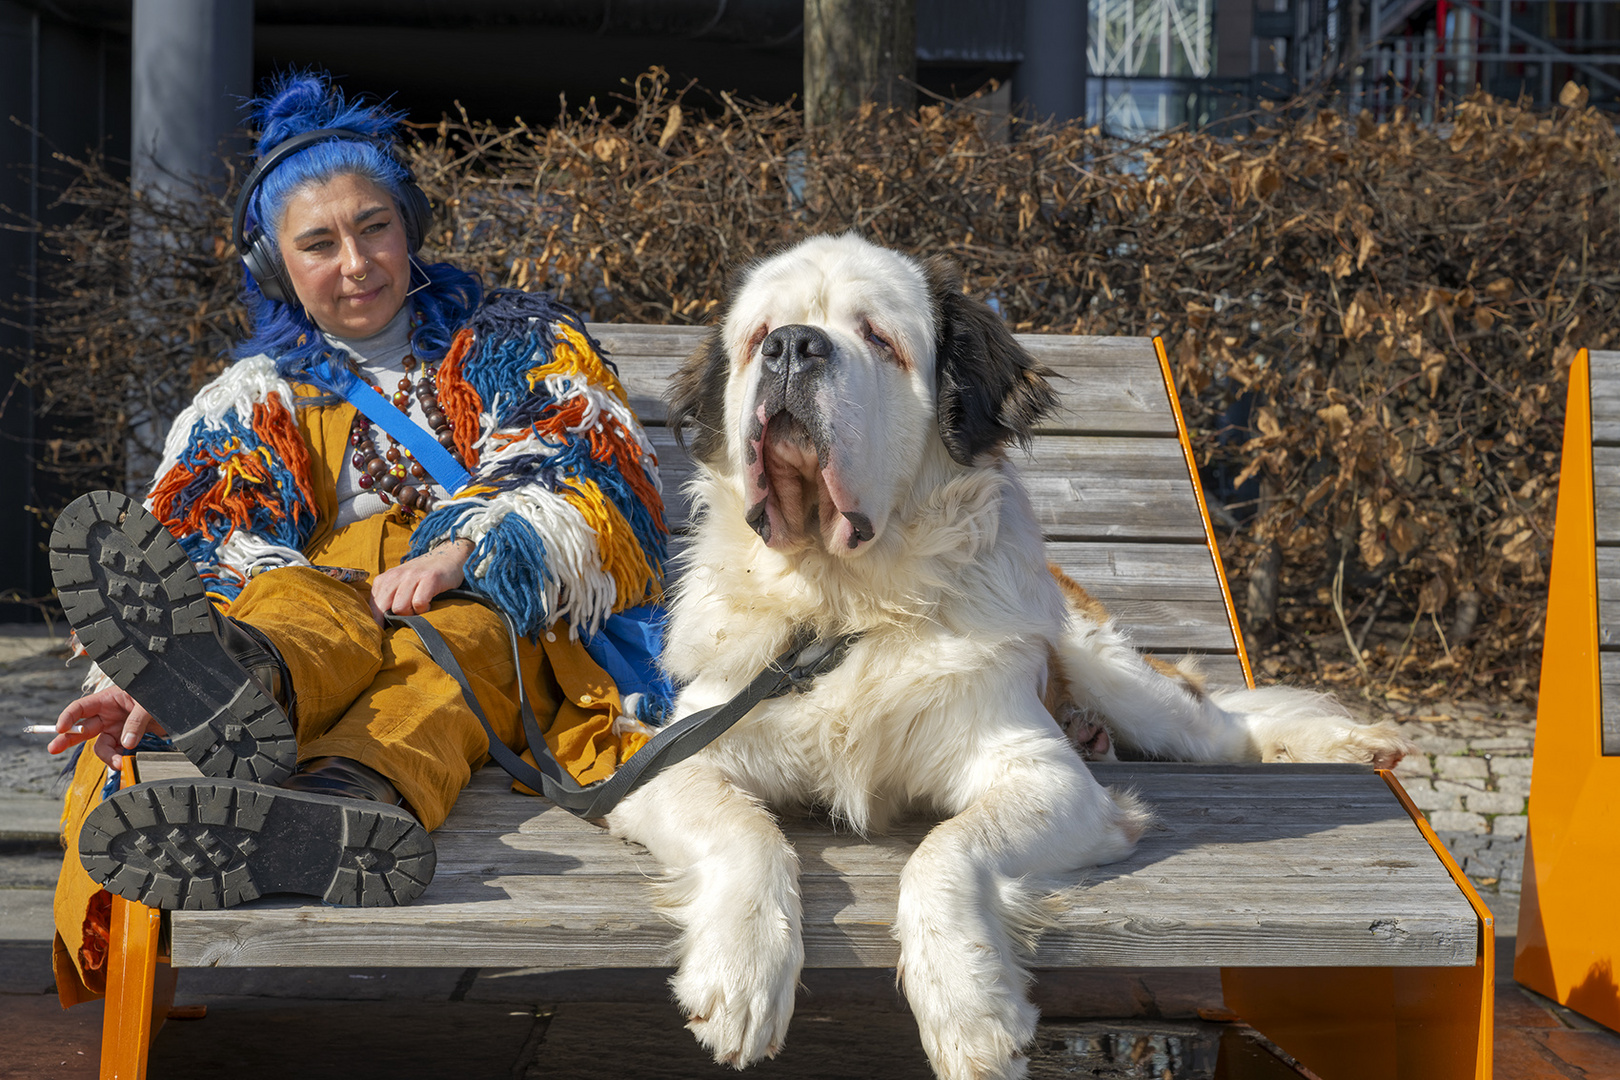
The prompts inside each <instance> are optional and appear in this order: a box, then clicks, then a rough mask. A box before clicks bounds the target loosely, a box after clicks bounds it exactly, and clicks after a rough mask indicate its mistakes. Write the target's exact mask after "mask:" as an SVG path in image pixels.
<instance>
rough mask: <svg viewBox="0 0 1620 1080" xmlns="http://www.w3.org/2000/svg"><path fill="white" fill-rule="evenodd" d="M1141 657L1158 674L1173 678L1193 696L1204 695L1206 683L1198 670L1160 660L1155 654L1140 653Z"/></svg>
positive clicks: (1200, 696)
mask: <svg viewBox="0 0 1620 1080" xmlns="http://www.w3.org/2000/svg"><path fill="white" fill-rule="evenodd" d="M1142 659H1143V660H1146V661H1147V665H1148V667H1150V668H1152V669H1153V670H1154V671H1157V672H1158V673H1159V674H1160V675H1163V676H1164V677H1165V678H1168V679H1174V680H1176V681H1177V682H1179V683H1180V684H1181V685H1183V686H1185V687H1186V688H1187V690H1188V692H1189V693H1191V694H1192V696H1193V697H1195V698H1202V697H1203V696H1204V694H1205V692H1206V690H1207V687H1208V684H1207V683H1206V682H1205V681H1204V677H1203V676H1202V675H1200V674H1199V673H1198V672H1196V671H1193V670H1191V669H1190V668H1185V667H1182V666H1181V664H1172V663H1171V662H1170V661H1168V660H1160V659H1159V658H1158V657H1157V656H1151V655H1149V654H1147V653H1143V654H1142Z"/></svg>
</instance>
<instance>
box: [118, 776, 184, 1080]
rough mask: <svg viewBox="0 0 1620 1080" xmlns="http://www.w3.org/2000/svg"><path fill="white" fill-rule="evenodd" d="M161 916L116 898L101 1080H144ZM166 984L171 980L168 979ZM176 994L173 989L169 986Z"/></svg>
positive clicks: (127, 783) (130, 778) (126, 780)
mask: <svg viewBox="0 0 1620 1080" xmlns="http://www.w3.org/2000/svg"><path fill="white" fill-rule="evenodd" d="M134 782H135V761H134V758H133V757H132V756H128V755H126V756H125V758H124V775H123V780H122V786H124V787H129V786H130V785H131V784H133V783H134ZM162 927H163V913H162V912H161V911H158V910H157V909H156V908H149V907H147V906H145V905H144V904H136V903H132V902H130V901H128V900H125V899H124V898H123V897H120V896H114V897H113V900H112V925H111V927H110V933H109V935H108V939H109V940H108V942H107V1000H106V1001H105V1002H103V1009H104V1011H103V1013H102V1018H101V1080H143V1078H144V1077H145V1076H146V1055H147V1051H148V1050H149V1049H150V1048H151V1045H152V1035H153V1033H154V1031H155V1030H156V1027H157V1024H154V1022H153V1021H154V1019H157V1022H158V1024H161V1022H162V1020H161V1016H162V1014H161V1012H160V1013H158V1014H157V1015H156V1017H155V1016H154V1010H153V1005H154V1003H155V999H156V996H157V988H158V978H157V973H158V961H159V956H158V948H159V936H160V933H161V930H162ZM165 982H167V980H165ZM168 989H169V990H170V992H171V994H172V985H171V986H169V987H168Z"/></svg>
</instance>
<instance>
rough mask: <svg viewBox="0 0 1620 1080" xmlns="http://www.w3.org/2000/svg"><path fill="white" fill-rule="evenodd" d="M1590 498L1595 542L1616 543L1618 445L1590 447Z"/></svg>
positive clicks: (1619, 536)
mask: <svg viewBox="0 0 1620 1080" xmlns="http://www.w3.org/2000/svg"><path fill="white" fill-rule="evenodd" d="M1592 501H1593V510H1594V511H1595V513H1596V522H1597V542H1598V543H1599V544H1620V446H1594V447H1592Z"/></svg>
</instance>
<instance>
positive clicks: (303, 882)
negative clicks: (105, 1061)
mask: <svg viewBox="0 0 1620 1080" xmlns="http://www.w3.org/2000/svg"><path fill="white" fill-rule="evenodd" d="M283 801H287V802H291V803H294V804H298V805H297V806H295V807H294V808H293V809H294V814H283V815H282V818H281V819H280V820H279V821H278V820H277V817H276V814H277V809H278V807H277V803H278V802H283ZM282 809H285V807H282ZM294 818H296V821H295V822H294V820H293V819H294ZM79 857H80V861H81V862H82V863H83V864H84V868H85V870H86V872H88V873H89V875H90V876H91V877H92V878H94V879H95V880H96V881H99V882H101V883H102V884H103V885H105V886H106V887H107V889H108V890H109V891H111V892H113V893H116V894H117V895H119V896H122V897H124V898H126V899H129V900H134V901H138V902H140V903H143V904H147V905H149V906H152V907H158V908H163V909H165V910H176V909H182V908H194V909H217V908H225V907H233V906H235V905H236V904H240V903H243V902H245V901H248V900H252V899H255V898H256V897H258V896H260V895H262V894H265V893H273V892H304V893H308V894H310V895H319V896H321V898H322V899H324V900H325V901H326V902H327V903H330V904H339V905H343V906H350V907H392V906H395V905H399V904H405V903H409V902H410V901H411V900H414V899H415V898H416V897H418V896H420V895H421V893H422V890H423V889H425V888H427V885H428V883H429V882H430V881H432V880H433V871H434V867H435V864H436V862H437V859H436V856H435V853H434V848H433V841H432V839H431V838H430V837H429V836H428V834H427V831H426V830H424V829H423V828H422V827H421V826H420V825H419V824H417V823H416V821H415V820H414V819H413V818H411V816H410V815H409V814H408V813H406V812H405V811H403V810H400V809H397V808H393V807H385V806H382V805H380V804H367V803H365V802H363V801H358V800H354V799H346V798H339V797H335V796H329V795H314V794H309V793H305V792H292V791H286V790H284V789H280V788H270V787H264V786H261V785H258V784H252V783H245V782H242V781H236V780H171V781H158V782H155V783H150V784H138V785H136V786H135V787H132V788H127V789H125V790H123V791H120V792H117V793H116V794H114V795H113V796H112V797H111V798H109V799H107V800H106V801H105V802H103V803H102V804H101V805H100V806H98V807H96V808H95V809H94V810H92V811H91V812H90V814H89V815H88V816H87V817H86V819H85V823H84V828H83V829H82V831H81V832H80V839H79ZM322 859H325V860H326V863H327V866H326V868H325V869H322V868H321V867H320V866H317V865H314V864H316V863H318V862H320V861H321V860H322Z"/></svg>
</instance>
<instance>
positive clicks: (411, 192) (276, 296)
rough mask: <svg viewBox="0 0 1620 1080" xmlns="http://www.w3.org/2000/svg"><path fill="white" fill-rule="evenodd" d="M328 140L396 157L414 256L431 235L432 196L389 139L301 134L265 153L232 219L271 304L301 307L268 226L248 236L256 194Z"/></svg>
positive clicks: (331, 132) (236, 240) (329, 131)
mask: <svg viewBox="0 0 1620 1080" xmlns="http://www.w3.org/2000/svg"><path fill="white" fill-rule="evenodd" d="M328 139H337V140H344V141H348V142H364V143H370V144H371V145H373V146H375V147H378V148H379V149H381V150H382V152H383V153H385V154H387V155H388V156H389V157H390V158H393V160H394V161H395V163H396V164H398V165H399V166H400V167H401V168H403V169H404V170H405V184H404V189H403V191H402V192H401V193H400V194H401V199H400V206H399V210H400V214H401V217H402V218H403V219H404V226H405V236H406V244H407V247H408V249H409V251H410V253H411V254H413V255H414V254H415V253H416V251H417V249H418V248H420V247H421V246H422V238H423V237H425V236H426V235H427V229H428V224H429V221H430V220H431V218H432V208H431V207H430V206H429V204H428V198H427V194H426V193H425V192H423V191H422V189H421V188H420V187H418V186H417V183H416V178H415V177H414V176H413V175H411V170H410V168H409V166H406V165H405V164H404V162H401V161H400V160H399V158H398V157H397V156H395V154H394V152H393V148H392V146H391V144H390V143H389V142H388V141H387V140H385V139H381V138H378V137H376V136H374V135H367V134H366V133H365V132H362V131H355V130H353V129H351V128H316V129H315V130H314V131H305V132H301V133H300V134H297V135H294V136H292V137H291V138H289V139H284V140H282V141H281V142H279V143H277V144H276V145H275V146H272V147H271V148H270V149H269V150H267V151H265V153H264V156H263V157H261V158H259V160H258V163H257V164H255V165H254V166H253V170H252V171H251V172H249V173H248V175H247V179H245V180H243V181H242V190H241V191H240V192H238V193H237V196H236V213H235V214H233V215H232V217H231V242H232V243H233V244H235V245H236V251H237V254H238V255H240V256H241V258H242V264H243V265H244V266H245V267H246V268H247V272H248V273H249V274H251V275H252V276H253V280H254V281H256V282H257V283H258V285H259V291H260V292H261V293H263V294H264V295H265V296H266V297H267V298H269V299H271V300H279V301H281V302H283V303H289V304H297V302H298V300H297V296H296V295H295V294H294V292H293V288H292V281H291V279H289V278H288V277H287V272H286V269H285V267H284V266H283V265H282V262H281V253H280V252H279V251H278V250H276V247H275V244H274V243H272V242H271V241H270V238H269V234H268V231H267V230H266V229H265V227H264V223H263V222H262V221H261V222H257V223H255V225H254V227H253V230H252V234H251V235H248V234H247V233H245V232H244V231H243V229H244V226H245V225H246V222H247V213H248V208H249V207H250V206H252V204H253V195H254V193H255V192H257V191H258V189H259V185H260V184H261V183H263V182H264V178H265V177H266V176H268V175H269V174H270V173H271V171H272V170H274V169H275V168H276V167H277V166H278V165H280V164H281V163H282V162H283V161H286V160H287V159H288V158H290V157H292V156H293V155H294V154H296V153H298V152H299V151H300V150H303V149H304V148H305V147H307V146H310V145H312V144H314V143H318V142H324V141H325V140H328Z"/></svg>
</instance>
